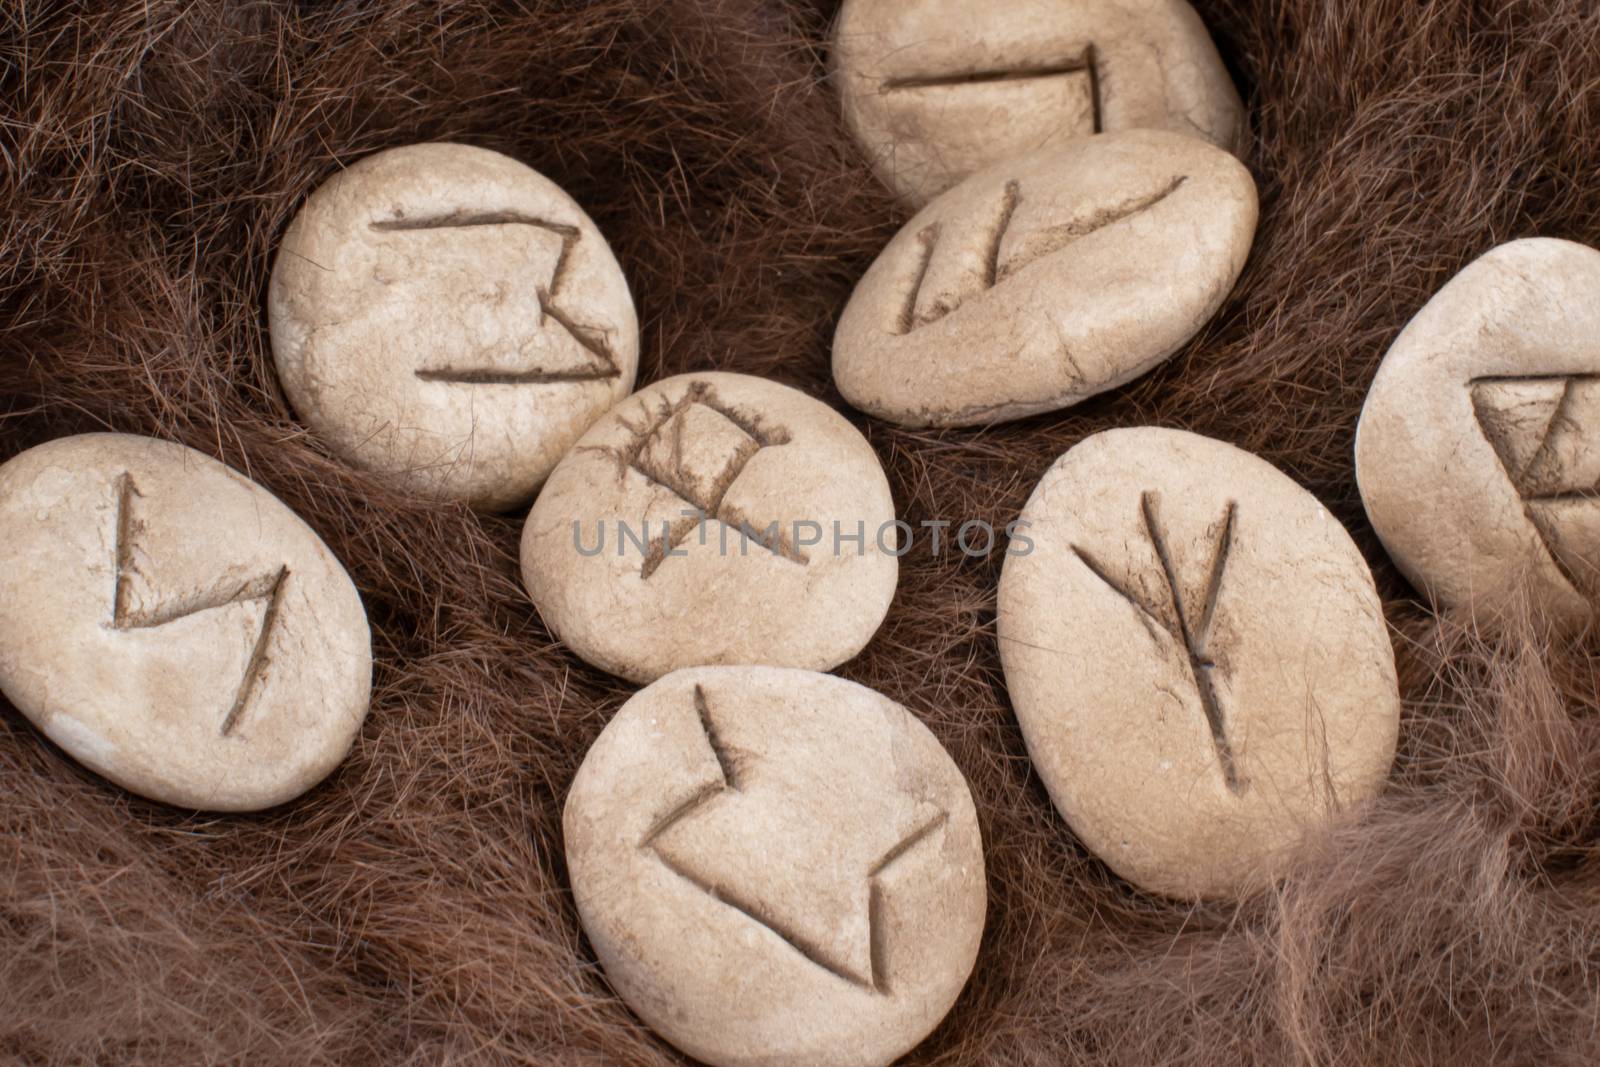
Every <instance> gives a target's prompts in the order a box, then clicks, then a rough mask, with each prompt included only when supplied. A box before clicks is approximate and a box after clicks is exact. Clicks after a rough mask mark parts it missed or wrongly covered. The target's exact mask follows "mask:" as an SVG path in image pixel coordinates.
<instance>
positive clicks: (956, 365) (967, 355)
mask: <svg viewBox="0 0 1600 1067" xmlns="http://www.w3.org/2000/svg"><path fill="white" fill-rule="evenodd" d="M1255 227H1256V192H1255V184H1254V182H1253V181H1252V180H1251V178H1250V174H1249V172H1248V171H1246V170H1245V169H1244V167H1243V166H1242V165H1241V164H1240V163H1239V162H1238V161H1237V160H1236V159H1234V158H1233V157H1232V156H1229V155H1228V154H1226V153H1225V152H1222V151H1220V150H1218V149H1215V148H1212V147H1211V146H1210V145H1207V144H1205V143H1204V142H1203V141H1197V140H1195V139H1194V138H1192V137H1183V136H1180V135H1178V134H1171V133H1160V132H1155V131H1149V130H1142V131H1135V132H1132V133H1126V134H1112V135H1106V136H1103V137H1096V138H1093V139H1090V140H1082V141H1074V142H1072V143H1070V144H1068V145H1066V146H1065V147H1062V148H1058V149H1054V150H1051V151H1048V152H1044V153H1041V154H1038V155H1033V156H1027V157H1025V158H1022V159H1017V160H1012V161H1009V162H1006V163H1002V164H1000V165H999V166H997V167H994V168H993V169H991V170H987V171H984V172H982V173H980V174H977V175H975V176H973V177H971V178H969V179H967V180H966V181H965V182H964V183H962V184H961V185H959V186H957V187H956V188H954V189H952V190H950V191H949V192H948V193H945V194H944V195H943V196H941V197H940V198H939V199H938V200H935V201H934V202H933V203H931V204H929V205H928V206H927V207H926V208H924V209H923V210H922V211H920V212H919V213H918V214H917V215H916V217H914V218H913V219H912V220H911V221H910V222H909V223H907V224H906V226H905V228H904V229H902V230H901V231H900V232H899V233H898V234H897V235H896V236H895V237H894V239H893V240H892V241H890V242H889V245H888V247H886V248H885V249H884V251H883V253H882V254H881V255H880V256H879V257H878V259H877V260H876V261H875V262H874V263H873V264H872V266H871V267H870V268H868V270H867V273H866V275H865V276H864V277H863V278H862V279H861V282H860V283H859V284H858V285H857V286H856V290H855V292H854V293H853V294H852V295H851V297H850V302H849V304H848V305H847V306H846V307H845V310H844V314H843V316H842V317H841V318H840V320H839V326H838V329H837V331H836V332H835V333H834V338H833V376H834V379H835V381H836V382H837V383H838V386H839V391H840V392H841V393H843V394H844V396H845V398H846V399H847V400H849V401H850V403H852V404H854V405H855V406H856V407H858V408H860V409H861V410H863V411H866V412H868V413H870V414H872V415H876V416H878V417H879V418H883V419H888V420H889V421H891V422H896V423H899V424H901V425H904V426H975V425H981V424H984V423H993V422H1000V421H1003V420H1006V419H1015V418H1021V417H1022V416H1025V415H1032V414H1036V413H1038V412H1042V411H1053V410H1056V409H1058V408H1064V407H1069V406H1071V405H1073V404H1076V403H1077V402H1079V401H1080V400H1083V399H1085V398H1086V397H1089V396H1093V395H1094V394H1096V393H1099V392H1102V391H1104V390H1106V389H1110V388H1113V387H1114V386H1117V385H1121V384H1122V383H1124V382H1126V381H1128V380H1130V379H1132V378H1135V377H1137V376H1138V375H1140V374H1142V373H1144V372H1145V371H1147V370H1149V369H1150V368H1151V367H1154V366H1155V365H1156V364H1158V363H1160V362H1161V361H1162V360H1165V359H1166V358H1168V357H1169V356H1171V355H1172V354H1173V353H1174V352H1176V351H1177V350H1178V349H1179V348H1180V347H1181V346H1182V345H1183V344H1184V343H1185V342H1187V341H1188V340H1189V339H1190V338H1192V337H1193V336H1194V335H1195V334H1196V333H1197V332H1198V331H1199V330H1200V328H1201V327H1202V326H1203V325H1204V324H1205V323H1206V321H1207V320H1208V319H1210V318H1211V316H1212V315H1213V314H1214V313H1215V312H1216V310H1217V308H1218V307H1219V306H1221V304H1222V301H1223V299H1224V298H1225V297H1226V296H1227V295H1228V291H1229V289H1230V288H1231V287H1232V286H1233V283H1234V280H1235V279H1236V278H1238V276H1239V272H1240V271H1241V270H1242V269H1243V268H1244V263H1245V259H1246V257H1247V256H1248V255H1249V252H1250V243H1251V240H1252V239H1253V237H1254V234H1255Z"/></svg>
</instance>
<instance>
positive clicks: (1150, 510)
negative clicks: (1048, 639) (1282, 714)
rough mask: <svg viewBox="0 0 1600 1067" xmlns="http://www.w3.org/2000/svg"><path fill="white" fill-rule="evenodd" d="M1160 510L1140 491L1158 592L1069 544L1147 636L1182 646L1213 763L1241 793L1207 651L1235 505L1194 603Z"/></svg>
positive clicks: (1230, 546) (1154, 498)
mask: <svg viewBox="0 0 1600 1067" xmlns="http://www.w3.org/2000/svg"><path fill="white" fill-rule="evenodd" d="M1158 508H1159V497H1158V496H1157V495H1156V494H1155V493H1151V492H1144V493H1141V494H1139V514H1140V517H1141V519H1142V521H1143V524H1144V531H1145V536H1146V537H1148V538H1149V539H1150V547H1151V548H1152V549H1154V551H1155V555H1156V558H1157V559H1158V560H1159V561H1160V563H1161V578H1162V583H1163V584H1162V593H1163V595H1162V596H1160V597H1151V596H1149V595H1148V593H1147V591H1146V589H1145V587H1144V583H1142V582H1138V581H1118V580H1116V579H1114V578H1112V576H1111V574H1110V572H1109V571H1108V570H1107V569H1106V568H1105V567H1104V566H1102V565H1101V563H1100V562H1099V561H1098V560H1096V559H1095V558H1094V556H1092V555H1090V554H1089V552H1088V551H1086V550H1085V549H1083V548H1081V547H1079V546H1078V545H1073V546H1072V551H1073V554H1074V555H1076V556H1077V557H1078V559H1079V561H1081V562H1082V563H1083V565H1084V566H1085V567H1087V568H1089V572H1090V573H1091V574H1093V575H1094V576H1095V577H1096V578H1098V579H1100V581H1102V582H1104V583H1105V584H1106V585H1108V586H1110V587H1111V589H1112V590H1113V591H1114V592H1116V593H1117V594H1119V595H1120V596H1121V597H1122V598H1123V599H1124V600H1126V601H1127V602H1128V603H1129V604H1131V605H1132V606H1133V607H1134V609H1135V610H1136V611H1137V612H1138V613H1139V621H1141V622H1142V623H1144V625H1145V629H1147V630H1148V631H1150V636H1151V637H1152V638H1153V639H1154V640H1155V641H1156V643H1157V644H1158V645H1159V644H1162V642H1163V640H1164V639H1169V640H1171V641H1172V642H1175V643H1176V644H1178V645H1180V646H1182V648H1183V651H1184V655H1185V658H1186V660H1187V661H1188V664H1189V675H1190V677H1191V678H1193V680H1194V685H1195V689H1196V691H1197V692H1198V693H1199V695H1200V708H1201V710H1202V711H1204V712H1205V716H1206V725H1207V726H1208V727H1209V728H1210V730H1211V740H1212V743H1213V745H1214V746H1215V747H1216V750H1217V763H1218V764H1219V765H1220V766H1221V768H1222V776H1223V778H1224V779H1225V780H1226V781H1227V783H1228V788H1229V789H1230V790H1232V791H1233V792H1235V793H1241V792H1243V791H1244V789H1245V788H1246V786H1247V785H1248V783H1247V782H1246V781H1244V779H1242V778H1241V777H1240V775H1239V768H1238V763H1237V760H1236V759H1235V756H1234V752H1233V746H1232V743H1231V742H1230V741H1229V740H1228V730H1227V721H1226V719H1225V717H1224V715H1223V710H1222V703H1221V701H1220V700H1219V699H1218V697H1217V690H1216V682H1215V679H1214V677H1213V674H1214V672H1215V671H1216V670H1217V669H1218V668H1217V663H1216V661H1215V659H1214V658H1213V657H1212V655H1211V653H1210V652H1208V651H1207V646H1208V645H1209V643H1210V639H1211V625H1212V622H1213V620H1214V619H1215V617H1216V612H1217V601H1218V599H1219V595H1220V593H1221V591H1222V576H1223V572H1224V571H1226V570H1227V567H1228V554H1229V553H1230V552H1231V551H1232V550H1233V538H1234V525H1235V520H1236V518H1237V516H1238V512H1239V506H1238V505H1237V504H1236V503H1234V502H1232V501H1229V502H1228V507H1227V510H1226V511H1225V512H1224V513H1223V517H1222V522H1221V528H1220V530H1219V531H1218V533H1217V535H1216V542H1215V544H1214V545H1213V546H1212V550H1211V559H1210V564H1209V566H1208V567H1207V568H1206V572H1205V586H1204V589H1203V591H1202V593H1201V597H1200V601H1199V603H1198V604H1196V603H1193V602H1192V601H1190V600H1189V599H1188V598H1186V597H1185V595H1184V589H1185V583H1184V582H1183V581H1181V580H1180V576H1179V574H1178V568H1177V566H1176V564H1175V563H1174V561H1173V554H1172V550H1171V546H1170V545H1169V544H1168V541H1167V536H1166V534H1165V533H1164V532H1163V530H1162V528H1161V522H1160V517H1159V516H1158V515H1157V510H1158Z"/></svg>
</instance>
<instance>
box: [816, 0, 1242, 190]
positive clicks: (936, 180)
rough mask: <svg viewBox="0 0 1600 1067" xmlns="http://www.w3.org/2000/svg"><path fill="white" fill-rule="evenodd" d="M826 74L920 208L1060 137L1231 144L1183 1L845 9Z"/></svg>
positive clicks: (900, 3)
mask: <svg viewBox="0 0 1600 1067" xmlns="http://www.w3.org/2000/svg"><path fill="white" fill-rule="evenodd" d="M833 67H834V77H835V80H836V81H837V83H838V86H839V93H840V96H841V98H842V101H843V104H844V117H845V121H846V124H847V125H848V126H849V127H850V130H851V132H852V133H853V134H854V135H855V137H856V140H857V141H859V142H860V144H861V147H862V149H863V150H864V151H865V152H866V155H867V158H868V159H869V160H870V161H871V163H872V166H873V169H874V170H875V171H876V173H877V175H878V177H879V179H880V180H881V181H882V182H883V183H884V184H885V185H887V186H888V187H889V188H890V189H892V190H894V192H895V193H896V194H897V195H899V196H900V197H901V198H902V199H904V200H905V201H906V202H907V203H909V204H911V205H912V206H913V207H921V206H922V205H923V204H925V203H927V202H928V201H929V200H931V199H932V198H933V197H935V196H937V195H938V194H939V193H942V192H944V191H945V190H946V189H948V188H950V187H951V186H953V185H956V184H957V183H959V182H960V181H962V180H963V179H965V178H966V177H967V176H968V175H970V174H974V173H976V172H978V171H980V170H984V169H985V168H988V167H991V166H993V165H994V164H996V163H999V162H1001V161H1002V160H1007V159H1012V158H1015V157H1018V156H1024V155H1028V154H1030V153H1033V152H1037V151H1041V150H1048V149H1051V148H1056V147H1059V146H1061V145H1063V144H1065V143H1067V142H1069V141H1072V140H1076V139H1080V138H1085V137H1090V136H1093V135H1095V134H1099V133H1109V132H1114V131H1121V130H1132V129H1163V130H1172V131H1174V132H1177V133H1183V134H1187V135H1190V136H1194V137H1199V138H1202V139H1204V140H1206V141H1209V142H1211V143H1212V144H1214V145H1216V146H1218V147H1219V148H1222V149H1224V150H1226V151H1229V152H1237V151H1239V150H1241V149H1242V147H1243V143H1244V140H1245V117H1244V108H1243V105H1241V104H1240V102H1239V94H1238V93H1237V92H1236V91H1235V90H1234V87H1233V82H1232V81H1231V80H1229V78H1228V72H1227V70H1226V69H1225V68H1224V67H1223V65H1222V59H1221V57H1219V56H1218V55H1217V49H1216V46H1215V45H1213V44H1212V43H1211V37H1210V35H1209V34H1207V33H1206V28H1205V26H1204V24H1203V23H1201V21H1200V16H1199V15H1197V14H1195V11H1194V9H1193V8H1192V7H1190V6H1189V5H1188V4H1187V3H1185V2H1184V0H1006V2H1005V3H997V4H985V5H981V6H974V5H973V4H972V3H971V2H970V0H846V2H845V5H844V9H843V11H841V13H840V15H839V21H838V24H837V28H836V31H835V39H834V53H833Z"/></svg>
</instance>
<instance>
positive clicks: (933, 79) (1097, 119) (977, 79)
mask: <svg viewBox="0 0 1600 1067" xmlns="http://www.w3.org/2000/svg"><path fill="white" fill-rule="evenodd" d="M1100 73H1101V71H1100V60H1099V56H1098V55H1097V54H1096V53H1095V48H1094V45H1092V44H1091V45H1089V46H1088V47H1087V48H1085V49H1084V50H1083V53H1082V54H1081V55H1079V56H1078V57H1076V58H1074V59H1068V60H1066V61H1064V62H1061V63H1040V64H1035V65H1029V64H1020V65H1018V66H1015V67H993V68H990V69H986V70H974V71H965V72H961V73H956V74H916V75H911V76H908V77H897V78H888V79H886V80H885V81H884V83H883V91H884V92H885V93H904V92H915V91H918V90H928V89H933V90H939V89H955V88H960V87H962V86H967V85H990V84H994V83H996V82H1022V81H1035V80H1038V79H1048V78H1064V79H1067V80H1069V81H1071V82H1073V83H1075V84H1077V85H1079V86H1081V87H1082V91H1083V93H1084V96H1085V97H1086V100H1085V104H1086V107H1085V108H1084V111H1085V116H1084V118H1085V122H1084V124H1083V125H1082V126H1081V127H1080V128H1079V129H1077V130H1076V131H1074V132H1075V133H1076V134H1078V135H1084V134H1091V133H1101V132H1104V128H1105V117H1104V113H1103V111H1102V107H1103V104H1104V102H1103V101H1102V99H1101V96H1100Z"/></svg>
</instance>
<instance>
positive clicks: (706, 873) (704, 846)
mask: <svg viewBox="0 0 1600 1067" xmlns="http://www.w3.org/2000/svg"><path fill="white" fill-rule="evenodd" d="M565 831H566V849H567V867H568V871H569V873H570V875H571V878H572V894H573V897H574V899H575V900H576V901H577V905H578V914H579V915H580V917H581V918H582V920H583V927H584V930H585V931H586V932H587V933H588V935H589V940H590V942H591V943H592V944H593V945H594V948H595V953H596V955H598V956H599V958H600V962H601V964H602V965H603V966H604V967H605V971H606V977H607V978H608V979H609V980H610V982H611V984H612V986H613V987H614V988H615V989H616V991H617V992H618V993H619V994H620V995H621V996H622V998H623V999H624V1000H625V1001H627V1003H628V1005H629V1006H630V1007H631V1008H633V1010H634V1011H635V1012H636V1013H637V1014H638V1015H639V1017H640V1018H641V1019H643V1020H644V1021H645V1022H646V1023H647V1024H648V1025H649V1026H650V1027H651V1028H652V1029H654V1030H655V1031H656V1032H657V1033H658V1034H660V1035H661V1036H662V1037H664V1038H665V1039H666V1040H668V1041H670V1042H671V1043H672V1044H674V1045H676V1046H677V1047H678V1048H679V1049H682V1050H683V1051H684V1052H686V1053H688V1054H689V1055H690V1056H693V1057H694V1058H695V1059H697V1060H700V1061H701V1062H703V1063H707V1064H710V1065H712V1067H756V1065H761V1067H802V1065H815V1067H881V1065H885V1064H888V1063H890V1062H891V1061H893V1060H894V1059H896V1058H897V1057H898V1056H900V1055H901V1054H902V1053H904V1052H906V1051H907V1050H909V1049H910V1048H912V1047H913V1046H914V1045H916V1044H917V1043H918V1042H919V1041H921V1040H922V1039H923V1038H924V1037H925V1036H926V1035H927V1034H928V1032H929V1031H931V1030H932V1029H933V1028H934V1027H935V1026H936V1025H938V1023H939V1021H940V1020H941V1019H942V1018H943V1017H944V1016H945V1013H946V1012H948V1011H949V1010H950V1006H951V1004H953V1003H954V1002H955V999H956V996H957V995H958V994H959V993H960V992H961V988H962V986H963V985H965V983H966V980H967V976H968V975H969V974H970V973H971V971H972V966H973V963H974V961H975V960H976V959H977V954H978V942H979V939H980V937H981V935H982V933H983V923H984V911H985V893H986V890H985V883H984V866H983V847H982V842H981V840H980V837H979V833H978V821H977V813H976V811H975V810H974V808H973V804H972V796H971V794H970V793H969V792H968V789H967V783H966V780H965V779H964V778H963V777H962V776H961V772H960V771H959V770H958V769H957V768H956V765H955V764H954V763H953V762H951V760H950V757H949V756H948V755H947V754H946V753H945V751H944V749H943V748H942V747H941V746H940V744H939V742H938V741H937V740H936V739H935V738H934V736H933V734H931V733H929V732H928V729H927V727H925V726H923V725H922V724H921V723H920V722H918V721H917V720H916V719H915V718H914V717H912V715H911V714H910V713H909V712H907V711H906V710H905V709H904V708H902V707H901V706H900V705H898V704H896V703H894V702H893V701H891V700H889V699H887V698H886V697H883V696H881V695H879V694H877V693H875V692H873V691H872V690H870V689H866V688H864V687H862V686H859V685H856V684H855V683H853V682H846V681H843V680H841V679H839V678H834V677H830V676H829V675H825V674H813V673H811V672H809V671H797V670H787V669H782V668H775V667H705V668H698V669H691V670H682V671H676V672H674V673H672V674H670V675H668V676H667V677H665V678H662V679H661V680H660V681H658V682H656V683H655V684H653V685H651V686H650V687H648V688H647V689H644V690H643V691H641V692H639V693H638V694H636V695H635V696H634V697H633V699H631V700H629V701H628V702H627V703H626V704H624V705H623V706H622V709H621V710H620V711H619V712H617V715H616V718H614V719H612V721H611V722H610V724H609V725H607V726H606V728H605V730H604V731H603V732H602V733H601V734H600V737H599V739H598V740H596V741H595V744H594V747H593V748H591V749H590V750H589V754H588V756H587V757H586V758H585V759H584V762H583V766H582V767H581V768H580V769H579V771H578V775H577V777H576V778H575V779H574V781H573V783H572V791H571V792H570V793H569V794H568V797H567V807H566V814H565Z"/></svg>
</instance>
